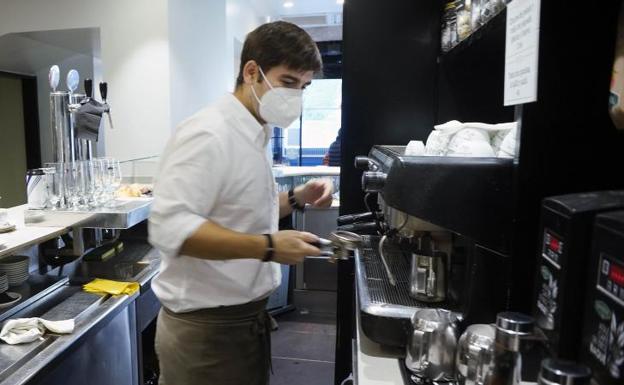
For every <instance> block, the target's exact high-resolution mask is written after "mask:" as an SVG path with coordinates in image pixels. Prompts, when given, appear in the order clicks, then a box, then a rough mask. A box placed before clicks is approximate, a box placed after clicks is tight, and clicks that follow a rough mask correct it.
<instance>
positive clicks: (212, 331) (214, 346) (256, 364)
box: [156, 299, 271, 385]
mask: <svg viewBox="0 0 624 385" xmlns="http://www.w3.org/2000/svg"><path fill="white" fill-rule="evenodd" d="M266 304H267V300H266V299H265V300H261V301H257V302H250V303H247V304H243V305H235V306H223V307H218V308H211V309H202V310H197V311H193V312H189V313H174V312H172V311H171V310H168V309H166V308H164V307H163V309H162V310H161V311H160V314H159V315H158V323H157V326H156V353H157V354H158V360H159V363H160V381H159V384H160V385H199V384H218V385H267V384H268V383H269V369H270V367H271V335H270V328H271V321H270V318H269V315H268V313H267V312H266V310H265V308H266Z"/></svg>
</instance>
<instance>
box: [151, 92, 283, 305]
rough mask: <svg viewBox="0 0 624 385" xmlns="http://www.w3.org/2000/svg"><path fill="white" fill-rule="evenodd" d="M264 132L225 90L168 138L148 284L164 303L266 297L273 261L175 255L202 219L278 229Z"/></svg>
mask: <svg viewBox="0 0 624 385" xmlns="http://www.w3.org/2000/svg"><path fill="white" fill-rule="evenodd" d="M269 135H270V130H269V129H268V128H267V127H263V126H262V125H260V124H259V123H258V121H257V120H256V119H255V118H254V117H253V115H251V113H250V112H249V111H248V110H247V109H246V108H245V107H244V106H243V105H242V104H241V103H240V102H239V101H238V99H236V97H234V95H231V94H228V95H226V96H224V97H223V98H222V99H220V100H219V101H218V102H217V103H215V104H214V105H211V106H209V107H207V108H205V109H203V110H201V111H199V112H198V113H196V114H195V115H193V116H192V117H190V118H189V119H187V120H185V121H184V122H182V123H181V124H180V125H179V126H178V128H177V131H176V133H175V135H174V136H173V137H172V138H171V140H170V141H169V143H168V144H167V147H166V148H165V151H164V153H163V156H162V158H161V161H160V167H159V172H158V176H157V177H156V182H155V186H154V197H155V199H154V204H153V206H152V211H151V214H150V218H149V240H150V243H151V244H152V245H153V246H154V247H156V248H157V249H159V250H160V251H161V255H162V263H161V266H160V273H159V274H158V275H157V276H156V277H155V278H154V281H153V284H152V287H153V288H154V292H155V293H156V296H157V297H158V298H159V299H160V301H161V303H162V304H163V305H164V306H165V307H167V308H168V309H170V310H172V311H174V312H178V313H180V312H189V311H193V310H197V309H203V308H212V307H217V306H228V305H238V304H243V303H247V302H250V301H254V300H259V299H262V298H265V297H267V296H269V295H270V294H271V292H273V291H274V290H275V289H276V288H277V287H278V286H279V283H280V281H281V272H280V266H279V264H277V263H272V262H270V263H266V262H262V261H260V260H258V259H251V258H249V259H236V260H204V259H200V258H195V257H190V256H187V255H180V254H179V250H180V247H181V246H182V244H183V243H184V241H185V240H186V239H187V238H188V237H189V236H190V235H191V234H193V233H194V232H195V231H196V230H197V228H198V227H199V226H200V225H201V224H202V223H204V222H205V221H206V220H210V221H212V222H214V223H216V224H219V225H221V226H223V227H226V228H228V229H231V230H234V231H238V232H243V233H250V234H265V233H273V232H275V231H277V227H278V219H279V201H278V193H277V188H276V185H275V179H274V178H273V173H272V170H271V161H270V160H269V158H268V157H267V151H266V147H267V143H268V140H269Z"/></svg>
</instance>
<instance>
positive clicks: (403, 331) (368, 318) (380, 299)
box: [355, 236, 457, 347]
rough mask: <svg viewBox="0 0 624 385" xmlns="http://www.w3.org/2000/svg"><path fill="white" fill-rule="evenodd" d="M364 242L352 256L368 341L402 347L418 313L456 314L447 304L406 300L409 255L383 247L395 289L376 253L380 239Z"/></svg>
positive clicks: (387, 245)
mask: <svg viewBox="0 0 624 385" xmlns="http://www.w3.org/2000/svg"><path fill="white" fill-rule="evenodd" d="M363 239H364V242H363V243H362V246H361V247H360V248H359V249H358V250H357V251H356V253H355V270H356V280H357V295H358V303H359V308H360V317H361V319H362V330H363V331H364V334H366V336H367V337H368V338H370V339H371V340H373V341H375V342H377V343H380V344H382V345H390V346H398V347H404V346H405V345H406V343H407V339H408V337H409V334H410V333H411V318H412V315H414V313H415V312H416V310H418V309H422V308H431V307H433V308H444V309H449V310H456V308H457V306H455V305H454V304H451V303H448V302H437V303H427V302H421V301H417V300H415V299H414V298H412V297H410V296H409V281H410V262H409V257H410V256H409V253H406V252H404V251H403V250H401V249H400V248H399V247H398V246H397V245H394V244H391V243H388V242H387V243H386V244H385V245H384V254H385V256H386V260H387V262H388V265H389V268H390V271H392V273H393V274H394V276H395V279H396V286H392V285H391V284H390V280H389V279H388V276H387V274H386V270H385V268H384V265H383V262H382V260H381V257H380V256H379V253H378V251H377V248H378V245H379V237H376V236H363Z"/></svg>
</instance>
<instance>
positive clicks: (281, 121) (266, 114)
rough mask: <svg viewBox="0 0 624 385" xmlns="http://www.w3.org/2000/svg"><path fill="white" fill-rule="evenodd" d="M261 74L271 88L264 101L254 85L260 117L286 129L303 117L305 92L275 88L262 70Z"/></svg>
mask: <svg viewBox="0 0 624 385" xmlns="http://www.w3.org/2000/svg"><path fill="white" fill-rule="evenodd" d="M258 68H259V69H260V74H261V75H262V78H263V79H264V81H265V82H266V84H267V85H268V86H269V90H268V91H267V92H265V93H264V95H262V100H261V99H260V98H258V95H257V94H256V90H255V89H254V86H253V84H252V85H251V91H252V92H253V95H254V97H255V98H256V100H257V101H258V105H259V106H260V108H259V111H258V113H259V114H260V117H261V118H262V119H263V120H264V121H265V122H267V123H268V124H270V125H272V126H277V127H280V128H286V127H288V126H290V125H291V124H292V122H294V121H295V119H297V118H299V116H301V104H302V101H303V91H302V90H295V89H292V88H286V87H273V86H272V85H271V83H269V81H268V80H267V78H266V76H264V72H262V68H260V67H258Z"/></svg>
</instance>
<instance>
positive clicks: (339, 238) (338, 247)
mask: <svg viewBox="0 0 624 385" xmlns="http://www.w3.org/2000/svg"><path fill="white" fill-rule="evenodd" d="M361 244H362V237H361V236H360V235H358V234H356V233H352V232H350V231H344V230H337V231H334V232H332V233H331V234H330V235H329V238H327V239H325V238H319V241H318V242H312V245H314V246H316V247H318V248H319V249H321V255H319V256H309V257H306V258H309V259H326V260H328V261H329V262H336V261H337V260H341V259H342V260H345V259H349V257H351V252H352V251H354V250H356V249H357V248H358V247H360V245H361Z"/></svg>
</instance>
